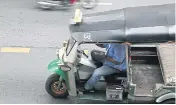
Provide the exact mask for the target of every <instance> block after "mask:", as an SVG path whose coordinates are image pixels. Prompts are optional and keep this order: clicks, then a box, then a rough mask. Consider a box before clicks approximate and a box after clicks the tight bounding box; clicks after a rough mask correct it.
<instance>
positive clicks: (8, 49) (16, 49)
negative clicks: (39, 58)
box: [1, 47, 30, 53]
mask: <svg viewBox="0 0 176 105" xmlns="http://www.w3.org/2000/svg"><path fill="white" fill-rule="evenodd" d="M1 52H14V53H29V52H30V48H19V47H2V48H1Z"/></svg>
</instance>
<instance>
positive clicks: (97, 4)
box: [97, 3, 112, 5]
mask: <svg viewBox="0 0 176 105" xmlns="http://www.w3.org/2000/svg"><path fill="white" fill-rule="evenodd" d="M97 5H112V3H97Z"/></svg>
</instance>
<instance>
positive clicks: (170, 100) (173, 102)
mask: <svg viewBox="0 0 176 105" xmlns="http://www.w3.org/2000/svg"><path fill="white" fill-rule="evenodd" d="M175 103H176V102H175V99H168V100H165V101H163V102H161V103H160V104H175Z"/></svg>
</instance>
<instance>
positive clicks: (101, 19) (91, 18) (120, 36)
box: [69, 4, 175, 43]
mask: <svg viewBox="0 0 176 105" xmlns="http://www.w3.org/2000/svg"><path fill="white" fill-rule="evenodd" d="M72 19H73V18H72ZM72 19H71V20H72ZM69 29H70V32H71V36H72V37H73V38H74V39H75V40H77V41H78V42H80V43H81V42H126V41H128V42H131V43H156V42H167V41H175V5H174V4H165V5H157V6H142V7H130V8H124V9H119V10H111V11H106V12H99V13H93V14H86V15H83V16H82V22H81V23H80V24H78V25H77V24H72V23H71V24H70V25H69Z"/></svg>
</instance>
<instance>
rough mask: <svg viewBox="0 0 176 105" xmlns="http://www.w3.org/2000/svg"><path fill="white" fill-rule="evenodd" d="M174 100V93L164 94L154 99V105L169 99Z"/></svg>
mask: <svg viewBox="0 0 176 105" xmlns="http://www.w3.org/2000/svg"><path fill="white" fill-rule="evenodd" d="M175 98H176V93H167V94H164V95H162V96H160V97H158V98H157V99H156V103H161V102H164V101H166V100H169V99H175Z"/></svg>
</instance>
